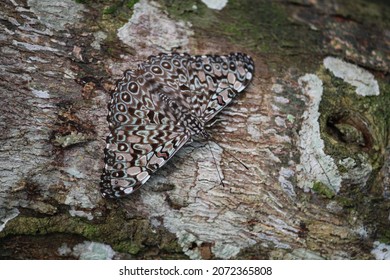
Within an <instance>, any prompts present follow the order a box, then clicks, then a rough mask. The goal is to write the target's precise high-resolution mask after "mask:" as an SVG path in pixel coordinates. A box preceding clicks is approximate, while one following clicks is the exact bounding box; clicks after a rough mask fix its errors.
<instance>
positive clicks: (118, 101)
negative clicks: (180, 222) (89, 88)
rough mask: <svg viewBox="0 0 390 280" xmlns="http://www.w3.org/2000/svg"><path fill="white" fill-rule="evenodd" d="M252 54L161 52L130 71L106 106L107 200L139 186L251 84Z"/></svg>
mask: <svg viewBox="0 0 390 280" xmlns="http://www.w3.org/2000/svg"><path fill="white" fill-rule="evenodd" d="M253 72H254V63H253V60H252V58H251V57H250V56H248V55H245V54H241V53H234V54H230V55H226V56H218V55H204V56H190V55H189V54H178V53H173V54H160V55H158V56H151V57H149V58H148V60H147V61H146V62H144V63H142V64H141V65H139V66H138V69H137V70H128V71H126V72H125V73H124V77H123V78H122V80H120V81H118V83H117V86H116V89H115V91H114V92H113V94H112V99H111V101H110V103H109V105H108V109H109V113H108V117H107V120H108V122H109V128H110V131H111V133H110V134H109V136H108V137H107V146H106V148H105V150H104V152H105V167H104V170H103V175H102V177H101V191H102V194H103V197H110V198H118V197H122V196H125V195H128V194H131V193H132V192H134V191H135V190H137V189H138V188H139V187H141V186H142V185H143V184H144V183H145V182H146V181H147V180H148V179H149V178H150V176H151V174H152V173H154V172H155V171H157V170H158V169H159V168H161V167H162V166H163V165H164V164H165V163H166V162H167V161H168V160H169V159H170V158H171V157H172V156H173V155H174V154H175V153H176V152H177V151H178V150H179V149H180V148H181V147H182V146H183V145H184V144H186V143H187V142H189V141H190V140H191V139H192V138H193V137H194V136H200V137H203V138H208V134H207V133H206V132H205V130H204V129H205V124H206V123H207V122H209V121H210V120H211V119H212V118H213V117H214V116H215V115H216V114H217V113H218V112H219V111H221V110H222V109H223V108H224V107H225V106H226V105H228V104H229V103H230V102H231V101H232V99H233V98H234V97H235V96H236V94H237V93H239V92H241V91H242V90H244V89H245V88H246V87H247V86H248V84H249V83H250V81H251V80H252V77H253Z"/></svg>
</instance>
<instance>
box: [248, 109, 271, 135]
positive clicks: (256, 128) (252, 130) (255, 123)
mask: <svg viewBox="0 0 390 280" xmlns="http://www.w3.org/2000/svg"><path fill="white" fill-rule="evenodd" d="M268 121H269V117H267V116H263V115H252V116H250V117H249V118H248V120H247V132H248V134H249V135H250V136H251V137H252V138H253V139H254V140H259V139H260V137H261V131H260V129H261V124H262V123H267V122H268Z"/></svg>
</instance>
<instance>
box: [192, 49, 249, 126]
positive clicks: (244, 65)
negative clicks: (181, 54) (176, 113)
mask: <svg viewBox="0 0 390 280" xmlns="http://www.w3.org/2000/svg"><path fill="white" fill-rule="evenodd" d="M188 69H189V70H188V71H189V74H190V90H191V92H192V93H193V96H192V101H191V103H192V104H193V108H195V113H196V115H197V116H198V118H199V119H201V120H202V121H203V122H204V123H207V122H208V121H210V120H211V119H212V118H213V117H214V116H215V115H216V114H218V112H220V111H221V110H222V109H223V108H224V107H225V106H226V105H228V104H229V103H230V102H231V101H232V99H233V98H234V97H235V96H236V94H237V93H239V92H241V91H242V90H244V89H245V88H246V87H247V86H248V84H249V83H250V81H251V80H252V77H253V72H254V63H253V60H252V58H251V57H249V56H247V55H245V54H241V53H232V54H230V55H229V56H215V55H204V56H195V57H194V59H193V60H192V61H191V63H190V64H189V65H188Z"/></svg>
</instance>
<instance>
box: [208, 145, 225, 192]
mask: <svg viewBox="0 0 390 280" xmlns="http://www.w3.org/2000/svg"><path fill="white" fill-rule="evenodd" d="M207 145H208V146H209V150H210V152H211V155H212V156H213V160H214V164H215V168H216V169H217V172H218V177H219V180H220V181H221V184H222V186H223V187H225V184H224V183H223V180H222V177H221V173H219V169H218V165H217V161H216V160H215V157H214V153H213V150H212V149H211V146H210V141H207Z"/></svg>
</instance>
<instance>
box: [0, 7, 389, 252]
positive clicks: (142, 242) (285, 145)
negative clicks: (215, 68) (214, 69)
mask: <svg viewBox="0 0 390 280" xmlns="http://www.w3.org/2000/svg"><path fill="white" fill-rule="evenodd" d="M214 2H220V1H214ZM216 8H218V9H216ZM389 14H390V8H389V6H388V4H386V3H385V1H383V2H381V1H374V2H373V1H363V0H361V1H343V0H336V1H305V0H297V1H265V0H258V1H255V0H253V1H250V0H244V1H233V0H230V1H228V3H227V5H226V6H220V7H216V6H207V5H206V4H205V3H203V2H202V1H196V0H185V1H174V0H160V1H152V0H140V1H119V0H118V1H116V0H112V1H104V0H100V1H89V0H84V1H80V0H79V1H73V0H58V1H49V0H44V1H38V0H3V1H2V2H1V3H0V128H1V132H2V133H1V135H0V258H2V259H188V258H189V259H389V258H390V255H389V253H388V252H390V149H389V147H390V145H389V144H390V141H389V135H390V111H389V107H390V85H389V65H390V64H389V59H390V52H389V46H390V37H389V36H390V29H389V27H390V22H389V18H388V17H387V15H389ZM172 51H178V52H189V53H190V54H194V55H195V54H208V53H212V54H229V53H231V52H245V53H248V54H250V55H251V56H252V57H253V59H254V61H255V67H256V70H255V76H254V79H253V82H252V83H251V85H250V86H249V87H248V89H247V90H246V91H245V92H243V93H242V94H240V95H239V96H238V97H237V98H236V99H235V100H234V101H233V102H232V104H230V105H229V106H228V107H227V108H225V109H224V110H223V111H222V112H221V113H220V114H219V115H218V116H217V118H216V121H215V123H214V124H213V126H211V127H210V128H209V129H208V130H207V131H208V133H210V134H211V135H212V137H213V141H209V142H207V141H200V142H193V143H191V144H188V145H186V146H185V147H183V148H182V149H181V150H180V151H179V152H178V153H177V154H176V155H175V156H174V157H173V158H172V159H171V160H170V161H169V163H167V164H166V165H165V166H164V167H163V168H161V169H160V170H159V171H158V172H156V173H155V174H154V175H153V176H152V178H151V179H150V180H149V181H148V182H147V183H146V184H145V185H144V186H143V187H142V188H141V189H140V190H139V191H137V192H135V193H134V194H132V195H131V196H129V197H128V198H124V199H120V200H110V199H104V198H102V197H101V195H100V191H99V181H100V175H101V171H102V168H103V165H104V163H103V157H104V155H103V149H104V147H105V137H106V135H107V133H108V123H107V121H106V115H107V103H108V101H109V98H110V95H109V93H110V91H111V90H112V89H113V87H114V84H115V81H116V80H117V79H120V78H121V77H122V75H123V71H124V70H126V69H135V68H136V67H137V64H138V63H141V62H142V61H144V60H146V58H147V57H148V56H149V55H153V54H158V53H160V52H172ZM240 162H242V163H243V164H244V165H245V166H246V167H247V168H248V169H246V168H245V166H244V165H243V164H241V163H240ZM221 178H222V179H223V184H221Z"/></svg>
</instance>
